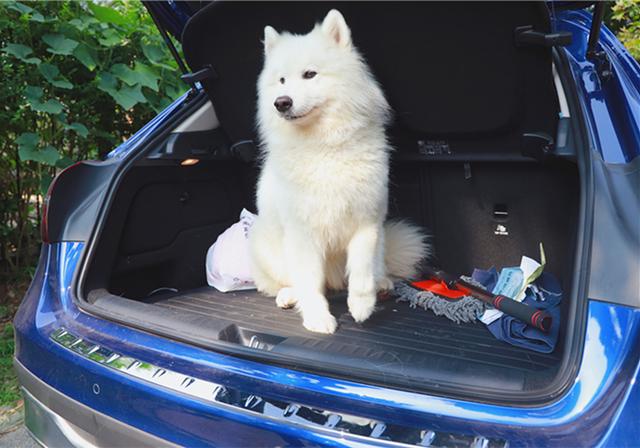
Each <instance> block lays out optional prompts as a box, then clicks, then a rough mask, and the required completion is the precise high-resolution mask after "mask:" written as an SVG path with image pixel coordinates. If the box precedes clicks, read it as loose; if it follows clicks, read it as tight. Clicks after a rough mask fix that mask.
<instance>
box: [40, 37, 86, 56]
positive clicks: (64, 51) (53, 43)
mask: <svg viewBox="0 0 640 448" xmlns="http://www.w3.org/2000/svg"><path fill="white" fill-rule="evenodd" d="M42 41H43V42H44V43H46V44H47V45H49V48H47V51H48V52H49V53H53V54H61V55H69V54H72V53H73V50H74V49H75V48H76V47H77V46H78V41H75V40H73V39H68V38H66V37H65V36H64V35H62V34H45V35H44V36H42Z"/></svg>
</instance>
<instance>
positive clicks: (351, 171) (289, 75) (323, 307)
mask: <svg viewBox="0 0 640 448" xmlns="http://www.w3.org/2000/svg"><path fill="white" fill-rule="evenodd" d="M264 53H265V63H264V68H263V71H262V73H261V75H260V78H259V80H258V127H259V131H260V137H261V139H262V143H263V167H262V173H261V175H260V179H259V181H258V191H257V205H258V218H257V220H256V222H255V223H254V226H253V228H252V230H251V235H250V240H251V241H250V243H251V258H252V274H253V277H254V280H255V282H256V285H257V287H258V290H260V291H261V292H263V293H265V294H267V295H272V296H277V297H276V303H277V304H278V306H280V307H283V308H287V307H291V306H294V305H297V308H298V309H299V311H300V312H301V313H302V318H303V324H304V326H305V327H306V328H307V329H309V330H311V331H316V332H320V333H333V332H334V331H335V329H336V320H335V318H334V317H333V316H332V315H331V313H330V312H329V306H328V303H327V300H326V298H325V295H324V294H325V288H326V287H328V288H330V289H342V288H344V287H345V286H346V285H345V283H346V281H347V277H348V300H347V302H348V306H349V311H350V313H351V315H352V316H353V318H354V319H355V320H356V321H357V322H363V321H364V320H366V319H367V318H368V317H369V316H370V315H371V313H372V312H373V310H374V307H375V303H376V292H377V291H380V290H387V289H391V288H392V287H393V283H392V281H391V279H390V277H401V278H408V277H412V276H413V275H415V273H416V266H417V264H418V262H419V261H420V260H421V259H422V258H424V257H425V255H426V252H427V245H426V243H425V238H424V235H423V234H422V233H421V232H420V231H419V229H417V228H414V227H411V226H409V225H408V224H405V223H403V222H392V223H386V224H385V223H384V221H385V217H386V214H387V197H388V174H389V152H390V148H389V146H388V143H387V139H386V136H385V124H386V123H387V121H388V119H389V116H390V108H389V105H388V103H387V101H386V100H385V97H384V95H383V93H382V90H381V89H380V86H379V85H378V83H377V82H376V81H375V79H374V78H373V76H372V74H371V72H370V70H369V68H368V67H367V65H366V63H365V62H364V60H363V58H362V57H361V56H360V54H359V53H358V51H357V49H356V48H354V46H353V45H352V42H351V31H350V29H349V27H348V26H347V24H346V22H345V20H344V18H343V17H342V15H341V14H340V13H339V12H338V11H336V10H332V11H330V12H329V13H328V14H327V16H326V17H325V19H324V21H323V22H322V24H321V25H317V26H316V27H315V28H314V29H313V30H312V31H311V32H310V33H309V34H306V35H303V36H298V35H292V34H289V33H286V32H283V33H282V34H278V32H277V31H276V30H275V29H273V28H272V27H270V26H267V27H266V28H265V29H264Z"/></svg>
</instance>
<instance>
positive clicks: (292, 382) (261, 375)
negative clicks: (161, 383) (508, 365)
mask: <svg viewBox="0 0 640 448" xmlns="http://www.w3.org/2000/svg"><path fill="white" fill-rule="evenodd" d="M83 249H84V245H83V244H81V243H56V244H50V245H45V246H44V248H43V256H42V260H41V264H40V269H39V272H38V274H37V276H36V278H41V280H42V281H41V283H40V285H43V287H42V288H41V289H40V288H38V287H35V288H32V289H31V290H30V292H29V294H28V295H27V297H26V298H25V301H24V302H23V304H22V306H21V308H20V311H19V313H18V315H17V317H16V321H15V326H16V332H17V338H18V349H17V352H16V356H17V358H18V359H19V360H20V362H21V363H22V364H23V365H24V366H25V367H26V368H27V369H28V370H29V371H30V372H32V373H34V374H36V375H37V376H38V377H39V378H40V379H42V380H43V381H45V382H46V383H48V384H49V385H51V386H53V387H55V388H56V389H57V390H59V391H60V392H62V393H63V394H65V395H67V396H69V397H70V398H72V399H74V400H77V401H79V402H81V403H85V404H87V405H90V406H91V407H92V408H94V409H96V410H97V411H99V412H102V413H104V414H107V415H110V416H112V417H115V418H117V419H119V420H121V421H123V422H125V423H127V424H129V425H131V426H134V427H136V428H139V429H141V430H143V431H145V432H149V433H151V434H154V435H156V436H159V437H162V438H165V439H167V440H169V441H172V442H174V443H178V444H181V445H199V444H202V443H205V442H206V443H212V444H216V443H217V444H221V445H227V444H237V443H257V441H258V440H261V441H263V442H264V441H265V440H269V441H270V442H269V443H267V444H274V445H277V444H281V443H289V444H293V445H304V444H308V443H311V444H320V443H328V444H331V445H333V444H336V443H338V442H339V439H340V438H339V437H338V435H337V434H336V435H331V434H329V435H327V434H320V433H317V432H314V431H312V430H309V429H300V428H298V427H295V426H292V425H289V424H287V422H286V421H285V419H282V420H283V421H282V423H281V424H279V425H274V424H273V422H272V421H266V420H265V419H263V418H260V417H255V416H251V415H246V414H243V413H234V412H232V411H229V410H228V409H223V408H220V407H216V406H211V405H209V404H207V403H204V402H201V401H199V400H194V399H193V398H191V397H187V396H182V395H180V394H176V393H174V392H172V391H167V390H165V389H163V388H162V387H158V386H156V385H154V384H150V383H147V382H144V381H140V380H137V379H132V378H129V377H127V376H125V375H123V374H121V373H119V372H114V371H112V370H110V369H108V368H106V367H104V366H101V365H97V364H95V363H93V362H91V361H89V360H86V359H83V358H82V357H80V356H78V355H77V354H75V353H73V352H71V351H69V350H66V349H64V348H63V347H60V346H59V345H57V344H56V343H55V342H53V341H52V340H51V339H50V333H51V332H52V331H54V330H55V329H56V328H59V327H61V326H62V327H65V328H68V329H70V330H71V331H73V332H74V333H75V334H78V335H80V336H81V337H86V338H88V339H90V340H92V341H94V342H96V343H99V344H101V345H103V346H105V347H108V348H109V349H112V350H116V351H118V352H121V353H125V354H126V355H127V356H131V357H133V358H136V359H141V360H144V361H145V362H149V363H153V364H155V365H158V366H160V367H163V368H167V369H171V370H173V371H177V372H181V373H184V374H186V375H191V376H193V377H195V378H202V379H205V380H209V381H213V382H216V383H219V384H225V385H230V386H233V387H235V388H238V389H240V390H245V391H247V392H249V393H252V394H256V395H258V396H267V397H272V398H275V399H286V400H290V401H292V402H296V403H303V404H305V405H308V406H312V407H314V408H321V409H329V410H331V411H333V412H336V413H340V412H345V413H350V414H354V413H355V414H357V415H359V416H362V417H366V418H370V419H375V420H379V421H384V422H387V423H397V424H403V425H408V426H413V427H418V428H425V429H431V430H435V431H445V432H456V433H461V434H469V433H471V434H476V435H482V436H484V437H489V438H497V439H504V440H507V441H509V443H510V446H524V445H528V444H530V443H531V442H535V445H536V446H546V445H549V446H562V445H564V446H566V445H568V444H580V445H589V446H592V445H595V444H597V443H598V442H599V441H600V440H601V439H602V438H603V437H605V436H606V434H608V433H609V432H611V431H612V429H611V428H612V427H615V426H616V425H625V424H631V423H632V421H631V420H630V419H628V418H624V419H623V418H618V420H617V421H615V420H614V418H615V417H616V416H617V417H620V412H619V410H620V409H624V407H625V406H630V407H631V408H632V407H633V404H629V403H628V400H630V399H633V398H634V397H635V396H636V395H635V394H637V392H635V389H633V390H632V389H631V384H633V383H634V382H635V381H636V376H637V374H638V362H639V357H640V310H637V309H634V308H631V307H625V306H620V305H613V304H608V303H604V302H599V301H590V302H589V311H588V312H589V314H588V324H587V333H586V342H585V351H584V357H583V360H582V363H581V366H580V370H579V373H578V376H577V378H576V381H575V383H573V384H572V385H571V387H570V388H569V390H567V391H566V392H565V393H564V394H563V395H562V396H561V397H558V399H557V400H556V401H554V402H553V403H549V404H547V405H545V406H540V407H509V406H496V405H491V404H484V403H474V402H468V401H462V400H453V399H449V398H443V397H436V396H426V395H422V394H417V393H411V392H406V391H400V390H392V389H386V388H383V387H378V386H370V385H365V384H358V383H355V382H350V381H345V380H340V379H334V378H328V377H322V376H318V375H313V374H309V373H304V372H298V371H295V370H290V369H285V368H282V367H276V366H269V365H263V364H259V363H256V362H253V361H249V360H244V359H240V358H234V357H230V356H227V355H222V354H218V353H215V352H212V351H208V350H204V349H199V348H197V347H191V346H188V345H185V344H181V343H178V342H173V341H170V340H167V339H164V338H161V337H157V336H154V335H151V334H147V333H144V332H141V331H138V330H134V329H131V328H126V327H123V326H121V325H118V324H115V323H113V322H108V321H105V320H103V319H99V318H96V317H93V316H89V315H87V314H85V313H83V312H81V311H80V310H78V308H77V307H76V306H75V304H74V301H73V297H72V289H71V288H70V287H69V285H70V284H71V282H72V279H73V275H74V271H75V267H76V265H77V263H78V262H79V260H80V256H81V252H82V250H83ZM93 384H99V386H100V390H101V391H102V392H101V393H100V394H99V395H96V394H95V393H94V392H93V389H92V386H93ZM632 392H633V393H632ZM619 431H626V430H624V429H619ZM612 434H613V433H612ZM227 437H228V438H227ZM237 437H243V439H238V438H237ZM616 437H617V436H616ZM271 442H273V443H271ZM354 442H357V441H354ZM381 443H382V442H381Z"/></svg>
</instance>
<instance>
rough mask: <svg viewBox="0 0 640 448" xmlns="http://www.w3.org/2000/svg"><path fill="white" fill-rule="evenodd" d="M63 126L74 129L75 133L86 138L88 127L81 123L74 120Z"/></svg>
mask: <svg viewBox="0 0 640 448" xmlns="http://www.w3.org/2000/svg"><path fill="white" fill-rule="evenodd" d="M64 128H65V129H69V130H72V131H74V132H75V133H76V134H78V135H79V136H80V137H83V138H86V137H87V135H89V129H87V127H86V126H85V125H83V124H82V123H78V122H74V123H71V124H67V125H65V126H64Z"/></svg>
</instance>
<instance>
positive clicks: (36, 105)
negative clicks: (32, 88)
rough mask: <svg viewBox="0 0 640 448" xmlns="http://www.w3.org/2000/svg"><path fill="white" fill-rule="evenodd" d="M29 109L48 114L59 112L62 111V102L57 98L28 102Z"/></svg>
mask: <svg viewBox="0 0 640 448" xmlns="http://www.w3.org/2000/svg"><path fill="white" fill-rule="evenodd" d="M29 105H30V106H31V109H33V110H35V111H37V112H46V113H48V114H59V113H60V112H62V109H63V106H62V103H61V102H60V101H58V100H47V101H45V102H44V103H43V102H40V101H34V102H30V104H29Z"/></svg>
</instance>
